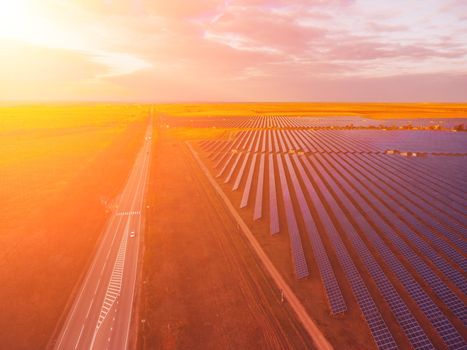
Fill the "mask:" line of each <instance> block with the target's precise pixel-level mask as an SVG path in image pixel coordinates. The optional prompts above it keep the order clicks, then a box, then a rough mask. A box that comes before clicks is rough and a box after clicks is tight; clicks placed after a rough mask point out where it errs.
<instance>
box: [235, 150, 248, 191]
mask: <svg viewBox="0 0 467 350" xmlns="http://www.w3.org/2000/svg"><path fill="white" fill-rule="evenodd" d="M249 158H250V152H247V153H246V154H245V157H244V158H243V162H242V165H241V166H240V170H239V172H238V174H237V177H236V179H235V182H234V185H233V187H232V191H236V190H238V188H239V187H240V182H241V181H242V178H243V173H244V172H245V168H246V164H247V162H248V159H249Z"/></svg>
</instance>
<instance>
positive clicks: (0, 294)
mask: <svg viewBox="0 0 467 350" xmlns="http://www.w3.org/2000/svg"><path fill="white" fill-rule="evenodd" d="M146 116H147V110H146V111H145V110H144V109H143V108H141V107H136V106H27V107H26V106H24V107H8V108H2V109H0V150H1V154H0V207H1V208H2V210H1V212H0V223H1V225H0V244H1V246H2V249H1V251H0V279H1V281H2V288H0V300H2V304H1V305H2V306H1V309H2V312H1V314H0V329H1V331H0V339H1V342H2V347H4V348H8V349H32V348H36V349H38V348H44V347H45V345H46V344H47V342H48V341H49V339H50V337H51V336H52V333H53V332H54V329H55V327H56V326H57V325H58V323H59V320H60V317H61V315H62V314H63V312H64V310H65V309H66V306H67V302H68V300H69V298H70V296H71V294H72V292H73V291H74V288H75V287H76V285H77V284H78V282H79V281H80V278H81V276H82V273H83V272H84V270H85V268H86V266H87V264H88V262H89V259H90V257H91V256H92V254H93V251H94V247H95V244H96V242H97V240H98V238H99V233H100V230H101V229H102V226H103V225H104V223H105V221H106V218H107V216H108V214H107V209H108V208H110V207H111V205H112V203H111V200H112V199H113V198H114V197H115V195H116V193H118V192H119V191H120V188H121V186H122V184H123V183H124V181H125V179H126V177H127V174H128V171H129V169H130V166H131V164H132V162H133V160H134V157H135V154H136V150H137V149H138V147H139V144H140V143H141V141H140V139H142V135H143V132H144V128H145V125H146V123H145V120H146Z"/></svg>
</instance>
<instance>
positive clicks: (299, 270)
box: [276, 154, 309, 278]
mask: <svg viewBox="0 0 467 350" xmlns="http://www.w3.org/2000/svg"><path fill="white" fill-rule="evenodd" d="M276 159H277V167H278V169H279V180H280V184H281V189H282V199H283V203H284V207H285V216H286V219H287V220H286V221H287V228H288V231H289V236H290V246H291V248H292V257H293V261H294V265H295V275H296V277H297V278H304V277H307V276H308V275H309V272H308V265H307V263H306V260H305V253H304V252H303V247H302V241H301V239H300V232H299V230H298V225H297V219H296V218H295V212H294V208H293V205H292V198H291V197H290V192H289V187H288V185H287V179H286V178H285V171H284V166H283V164H282V158H281V155H280V154H278V155H277V158H276Z"/></svg>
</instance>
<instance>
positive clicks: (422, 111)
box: [155, 103, 467, 119]
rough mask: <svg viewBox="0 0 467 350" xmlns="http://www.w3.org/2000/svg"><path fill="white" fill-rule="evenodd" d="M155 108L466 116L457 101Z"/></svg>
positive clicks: (175, 112)
mask: <svg viewBox="0 0 467 350" xmlns="http://www.w3.org/2000/svg"><path fill="white" fill-rule="evenodd" d="M155 108H156V109H157V111H158V112H160V113H163V114H168V115H170V116H183V117H196V116H199V117H203V116H204V117H206V116H216V117H224V116H225V117H228V116H241V117H245V116H251V115H288V116H336V115H344V116H362V117H366V118H373V119H387V118H390V119H415V118H433V117H435V118H437V117H440V118H467V105H466V104H460V103H199V104H196V103H191V104H190V103H186V104H166V105H157V106H155Z"/></svg>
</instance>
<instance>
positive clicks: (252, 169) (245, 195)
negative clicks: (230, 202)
mask: <svg viewBox="0 0 467 350" xmlns="http://www.w3.org/2000/svg"><path fill="white" fill-rule="evenodd" d="M257 156H258V155H257V154H256V153H255V154H253V158H252V159H251V163H250V169H249V170H248V176H247V178H246V184H245V188H244V190H243V195H242V200H241V202H240V208H244V207H246V206H247V204H248V199H249V198H250V192H251V185H252V183H253V174H254V172H255V166H256V157H257Z"/></svg>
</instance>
